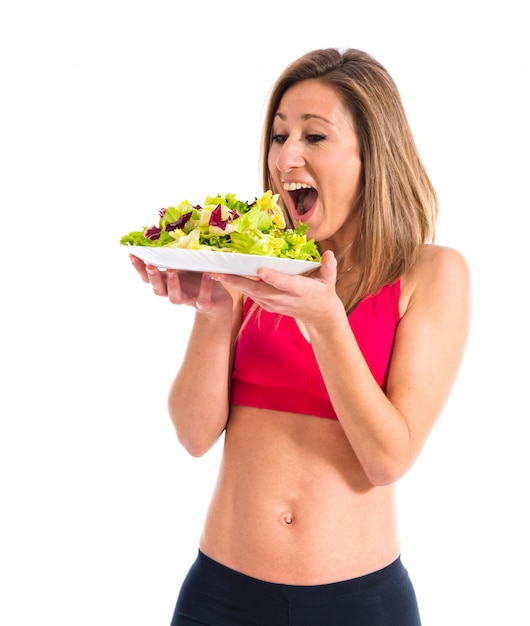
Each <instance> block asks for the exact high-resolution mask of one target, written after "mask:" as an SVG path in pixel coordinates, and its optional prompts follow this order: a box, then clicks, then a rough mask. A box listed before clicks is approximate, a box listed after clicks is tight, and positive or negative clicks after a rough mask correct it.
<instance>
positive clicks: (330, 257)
mask: <svg viewBox="0 0 530 626" xmlns="http://www.w3.org/2000/svg"><path fill="white" fill-rule="evenodd" d="M321 263H322V266H321V269H320V275H321V276H322V278H323V279H324V280H325V282H327V283H328V282H329V283H332V284H335V280H336V279H337V259H336V258H335V255H334V254H333V252H332V251H331V250H326V251H325V252H324V254H323V255H322V261H321Z"/></svg>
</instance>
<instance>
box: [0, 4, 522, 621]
mask: <svg viewBox="0 0 530 626" xmlns="http://www.w3.org/2000/svg"><path fill="white" fill-rule="evenodd" d="M522 5H523V3H521V2H516V1H515V0H508V1H505V2H502V3H492V2H489V1H478V0H477V1H476V2H470V1H469V0H460V1H458V2H456V1H454V2H443V3H442V2H437V3H431V2H417V3H412V2H407V1H404V2H403V1H402V2H394V1H393V0H388V1H387V2H382V1H379V2H378V1H375V0H374V1H372V2H362V3H361V2H358V3H356V2H344V1H342V0H327V1H326V2H316V1H314V0H304V1H291V2H289V0H282V1H280V0H270V1H269V2H266V3H261V4H250V3H240V2H232V1H231V0H227V1H225V2H217V1H214V0H210V1H201V0H196V1H195V2H192V3H189V2H177V1H174V2H170V1H169V0H167V1H165V2H164V1H161V0H151V1H150V2H138V1H134V0H132V1H130V2H118V1H116V0H106V1H105V2H102V1H100V0H94V1H92V2H67V1H66V0H65V1H63V2H61V1H59V0H50V1H48V2H37V1H34V2H27V1H24V0H11V1H9V0H8V1H6V2H3V3H2V5H1V9H0V54H1V56H0V90H1V91H0V211H1V241H2V245H1V248H0V251H1V258H2V282H1V294H2V295H1V311H2V318H1V319H2V321H1V348H0V350H1V361H2V362H1V366H2V370H1V374H0V376H1V421H0V506H1V511H0V579H1V580H0V624H2V625H5V626H29V624H37V623H39V624H40V623H42V624H53V625H54V626H71V625H72V624H76V626H85V625H87V626H88V625H90V626H94V625H95V624H97V625H98V626H121V625H127V626H158V625H160V626H163V625H165V624H169V621H170V617H171V614H172V611H173V606H174V602H175V599H176V595H177V592H178V588H179V584H180V581H181V579H182V577H183V576H184V574H185V572H186V570H187V568H188V566H189V565H190V563H191V561H192V560H193V558H194V557H195V554H196V550H197V542H198V537H199V532H200V528H201V524H202V518H203V515H204V510H205V507H206V505H207V503H208V500H209V495H210V489H211V487H212V484H213V481H214V478H215V474H216V466H217V463H218V459H219V451H220V446H217V447H216V448H214V449H213V450H212V451H211V452H210V453H209V454H208V455H207V456H206V457H203V458H202V459H191V458H189V457H187V456H186V454H185V453H184V451H183V450H182V449H181V448H180V447H179V446H178V445H177V443H176V440H175V436H174V433H173V430H172V426H171V424H170V422H169V418H168V417H167V414H166V406H165V403H166V394H167V390H168V387H169V384H170V382H171V380H172V377H173V375H174V373H175V371H176V369H177V368H178V366H179V362H180V360H181V356H182V351H183V348H184V346H185V343H186V338H187V334H188V330H189V327H190V320H191V314H190V313H189V312H187V311H183V310H180V309H177V308H174V307H171V306H170V305H169V304H168V303H167V302H166V301H165V300H163V299H157V298H155V297H154V296H152V295H151V293H150V291H149V289H148V288H147V287H146V286H145V285H143V283H141V281H139V280H138V279H137V277H136V275H135V274H134V272H133V270H132V268H131V267H130V264H129V262H128V260H127V258H126V254H124V251H123V249H121V248H120V247H119V245H118V242H119V238H120V237H121V235H122V234H124V233H125V232H127V231H129V230H132V229H135V228H137V227H140V226H141V225H144V224H145V223H146V222H152V221H154V218H155V216H156V213H157V211H158V209H159V208H161V207H162V206H165V205H168V204H171V203H175V202H179V201H181V200H184V199H189V200H191V201H202V199H203V198H204V196H205V195H206V194H214V193H227V192H232V193H236V194H237V195H238V196H239V197H241V198H243V199H249V198H253V197H254V196H255V195H256V194H257V193H259V192H260V191H261V187H260V182H259V165H258V142H259V135H260V128H261V117H262V112H263V107H264V104H265V100H266V98H267V94H268V91H269V89H270V87H271V86H272V84H273V82H274V80H275V78H276V76H277V75H278V73H279V72H280V71H281V70H282V69H283V68H284V67H285V65H287V64H288V63H289V62H290V61H292V60H293V59H294V58H296V57H298V56H299V55H300V54H302V53H304V52H306V51H308V50H310V49H313V48H317V47H323V46H350V47H358V48H362V49H365V50H367V51H368V52H371V53H372V54H374V55H375V56H376V57H377V58H378V59H379V60H380V61H382V62H383V64H384V65H386V66H387V68H388V69H389V70H390V72H391V74H392V75H393V77H394V78H395V80H396V82H397V84H398V86H399V87H400V90H401V93H402V96H403V99H404V102H405V107H406V110H407V112H408V115H409V118H410V122H411V125H412V128H413V131H414V133H415V136H416V139H417V143H418V145H419V148H420V151H421V153H422V155H423V158H424V161H425V163H426V165H427V168H428V170H429V172H430V174H431V177H432V179H433V181H434V183H435V185H436V187H437V189H438V191H439V195H440V198H441V202H442V220H441V227H440V233H439V243H442V244H445V245H450V246H453V247H456V248H459V249H460V250H462V251H463V252H464V254H465V255H466V256H467V258H468V261H469V264H470V266H471V270H472V273H473V283H474V321H473V332H472V336H471V339H470V343H469V348H468V351H467V354H466V358H465V361H464V364H463V367H462V371H461V375H460V377H459V380H458V383H457V385H456V387H455V390H454V393H453V396H452V398H451V400H450V402H449V404H448V406H447V409H446V411H445V413H444V415H443V417H442V419H441V421H440V422H439V424H438V425H437V426H436V428H435V430H434V432H433V435H432V437H431V439H430V440H429V442H428V444H427V447H426V448H425V450H424V452H423V454H422V456H421V457H420V459H419V461H418V463H417V465H416V466H415V467H414V468H413V470H412V471H411V472H410V473H409V475H408V476H407V477H405V479H404V480H403V482H402V486H401V520H402V534H403V541H404V544H403V558H404V561H405V564H406V565H407V567H408V569H409V571H410V573H411V575H412V577H413V580H414V582H415V585H416V589H417V593H418V596H419V600H420V603H421V608H422V612H423V616H424V623H425V626H470V625H471V626H475V625H477V626H482V625H483V624H502V625H503V626H504V625H506V624H510V626H515V625H519V624H530V610H529V608H528V600H527V596H528V577H527V561H528V559H529V557H530V553H529V545H528V530H527V529H528V527H529V522H530V519H529V514H528V507H527V505H526V501H527V500H528V478H529V467H528V452H527V449H528V445H527V437H526V432H527V425H526V422H527V421H528V417H529V409H528V400H527V398H528V361H527V355H528V349H529V347H530V346H529V333H528V308H527V304H526V302H527V298H526V292H527V290H528V287H527V285H528V225H527V224H528V222H527V215H528V211H529V209H530V206H529V200H528V177H529V174H528V170H529V159H528V143H529V140H530V133H529V122H528V111H530V101H529V96H528V87H527V85H528V79H529V75H530V74H529V71H530V62H529V48H528V43H527V42H528V37H527V28H526V24H527V21H526V19H525V18H523V14H522V9H523V7H522ZM193 392H194V393H201V394H208V381H207V380H197V385H196V389H195V390H193ZM182 401H183V402H186V398H183V399H182ZM212 402H215V398H214V397H212Z"/></svg>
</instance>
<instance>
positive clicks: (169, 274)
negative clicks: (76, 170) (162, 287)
mask: <svg viewBox="0 0 530 626" xmlns="http://www.w3.org/2000/svg"><path fill="white" fill-rule="evenodd" d="M166 288H167V295H168V300H169V301H170V302H171V303H172V304H181V303H182V288H181V285H180V280H179V275H178V272H177V271H176V270H167V271H166Z"/></svg>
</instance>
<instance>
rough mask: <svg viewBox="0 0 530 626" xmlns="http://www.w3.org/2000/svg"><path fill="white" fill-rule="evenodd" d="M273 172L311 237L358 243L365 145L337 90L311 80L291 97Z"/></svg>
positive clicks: (277, 131) (272, 158)
mask: <svg viewBox="0 0 530 626" xmlns="http://www.w3.org/2000/svg"><path fill="white" fill-rule="evenodd" d="M268 167H269V170H270V172H271V176H272V179H273V181H274V183H275V185H276V187H277V188H278V190H279V191H280V195H281V198H282V201H283V203H284V206H285V207H286V208H287V209H288V210H289V212H290V214H291V217H292V220H293V223H294V224H295V225H296V224H298V223H299V222H300V221H302V222H304V223H306V224H307V225H308V231H307V236H308V237H310V238H313V239H315V240H316V241H325V240H329V241H330V243H331V242H333V244H334V247H335V246H341V245H345V244H346V243H349V242H350V241H352V240H353V239H354V238H355V236H356V234H357V228H358V223H357V219H354V217H353V216H354V206H355V203H356V200H357V198H358V197H359V193H360V191H361V185H362V163H361V155H360V148H359V141H358V139H357V134H356V132H355V129H354V124H353V120H352V117H351V115H350V113H349V112H348V110H347V109H346V108H345V107H344V105H343V104H342V101H341V99H340V98H339V96H338V95H337V93H336V92H335V90H334V89H333V88H332V87H329V86H328V85H325V84H324V83H321V82H320V81H318V80H314V79H310V80H304V81H302V82H299V83H296V84H295V85H293V86H292V87H290V88H289V89H288V90H287V91H286V92H285V94H284V95H283V97H282V99H281V101H280V105H279V106H278V110H277V112H276V116H275V118H274V122H273V127H272V142H271V146H270V151H269V156H268Z"/></svg>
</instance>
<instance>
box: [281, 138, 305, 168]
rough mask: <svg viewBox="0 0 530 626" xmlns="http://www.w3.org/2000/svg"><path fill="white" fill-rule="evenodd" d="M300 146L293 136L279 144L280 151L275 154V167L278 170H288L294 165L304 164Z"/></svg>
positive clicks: (294, 166)
mask: <svg viewBox="0 0 530 626" xmlns="http://www.w3.org/2000/svg"><path fill="white" fill-rule="evenodd" d="M304 163H305V161H304V156H303V152H302V146H300V144H299V143H298V142H297V141H296V140H295V139H293V138H291V137H289V138H287V139H286V140H285V141H284V143H283V144H281V147H280V151H279V153H278V155H277V156H276V167H277V168H278V171H279V172H288V171H289V170H292V169H294V168H296V167H302V166H303V165H304Z"/></svg>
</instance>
